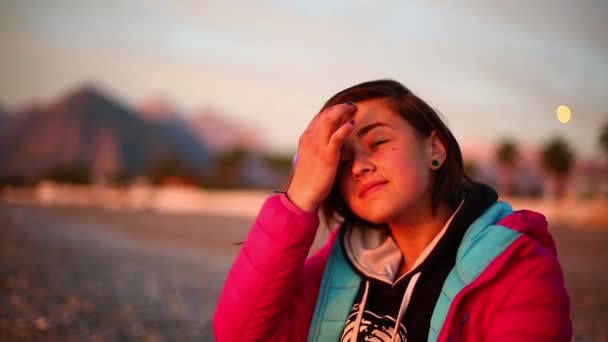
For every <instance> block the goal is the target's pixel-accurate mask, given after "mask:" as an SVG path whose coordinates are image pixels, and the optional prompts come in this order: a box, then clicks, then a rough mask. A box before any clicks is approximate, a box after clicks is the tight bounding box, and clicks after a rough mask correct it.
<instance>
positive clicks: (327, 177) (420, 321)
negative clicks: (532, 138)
mask: <svg viewBox="0 0 608 342" xmlns="http://www.w3.org/2000/svg"><path fill="white" fill-rule="evenodd" d="M297 156H298V157H297V161H296V163H295V167H294V171H293V176H292V179H291V182H290V184H289V186H288V189H287V191H286V192H285V193H282V194H277V195H274V196H271V197H270V198H268V199H267V201H266V202H265V203H264V205H263V206H262V208H261V210H260V212H259V214H258V216H257V218H256V220H255V223H254V224H253V227H252V228H251V231H250V233H249V236H248V237H247V240H246V241H245V243H244V245H243V246H242V248H241V251H240V253H239V255H238V257H237V259H236V261H235V263H234V265H233V266H232V269H231V270H230V272H229V274H228V277H227V279H226V283H225V285H224V289H223V291H222V293H221V296H220V299H219V302H218V306H217V310H216V312H215V315H214V318H213V328H214V334H215V337H216V339H217V341H219V342H226V341H305V340H308V341H400V342H403V341H436V340H438V341H481V340H485V341H569V340H570V339H571V336H572V327H571V321H570V316H569V310H570V308H569V299H568V294H567V292H566V289H565V287H564V280H563V275H562V271H561V268H560V265H559V263H558V260H557V256H556V248H555V244H554V242H553V238H552V237H551V235H550V234H549V232H548V231H547V222H546V220H545V218H544V216H542V215H541V214H538V213H534V212H531V211H526V210H523V211H515V212H514V211H513V210H512V209H511V207H510V206H509V205H508V204H507V203H504V202H499V201H497V197H498V196H497V194H496V192H495V191H494V190H493V189H491V188H490V187H488V186H486V185H483V184H479V183H475V182H473V181H471V180H470V179H469V178H468V177H467V176H466V175H465V173H464V170H463V162H462V156H461V152H460V148H459V146H458V143H457V141H456V140H455V138H454V136H453V135H452V133H451V132H450V130H449V129H448V128H447V127H446V125H445V124H444V123H443V122H442V120H441V119H440V117H439V115H438V114H437V113H436V112H435V111H434V110H433V109H432V108H431V107H430V106H429V105H427V104H426V103H425V102H424V101H423V100H421V99H420V98H418V97H417V96H416V95H414V94H413V93H412V92H411V91H410V90H408V89H407V88H405V87H404V86H403V85H401V84H399V83H397V82H395V81H390V80H379V81H372V82H366V83H362V84H359V85H356V86H354V87H351V88H348V89H346V90H343V91H342V92H340V93H338V94H336V95H335V96H333V97H332V98H331V99H330V100H329V101H327V103H326V104H325V106H324V107H323V109H322V111H321V112H320V113H319V114H317V115H316V116H315V117H314V118H313V120H312V121H311V123H310V124H309V126H308V128H307V129H306V130H305V131H304V133H303V134H302V135H301V136H300V140H299V147H298V154H297ZM318 209H321V210H322V212H323V213H324V214H325V217H326V218H329V219H330V220H334V221H335V222H337V223H339V226H338V228H336V229H333V230H332V233H331V234H330V237H329V238H328V241H327V242H326V244H325V245H324V246H323V247H322V248H321V249H320V250H319V251H317V252H316V253H315V254H314V255H312V256H310V257H308V258H307V255H308V254H309V250H310V247H311V245H312V243H313V240H314V238H315V234H316V230H317V227H318V225H319V217H318V215H317V211H318Z"/></svg>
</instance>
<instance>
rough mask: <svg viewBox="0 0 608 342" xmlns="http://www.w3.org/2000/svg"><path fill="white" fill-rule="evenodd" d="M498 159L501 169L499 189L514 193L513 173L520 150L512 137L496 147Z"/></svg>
mask: <svg viewBox="0 0 608 342" xmlns="http://www.w3.org/2000/svg"><path fill="white" fill-rule="evenodd" d="M495 153H496V160H497V161H498V165H499V166H500V169H501V178H500V180H499V189H500V191H501V192H503V193H506V194H513V192H514V190H515V189H514V186H513V173H514V171H515V166H516V165H517V158H518V157H519V152H518V149H517V144H516V143H515V142H514V141H513V140H510V139H505V140H503V141H502V142H500V143H499V144H498V146H497V148H496V152H495Z"/></svg>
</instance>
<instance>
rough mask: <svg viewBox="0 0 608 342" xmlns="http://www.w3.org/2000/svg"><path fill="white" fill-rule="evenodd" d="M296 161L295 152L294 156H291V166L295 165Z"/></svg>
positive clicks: (296, 155)
mask: <svg viewBox="0 0 608 342" xmlns="http://www.w3.org/2000/svg"><path fill="white" fill-rule="evenodd" d="M297 161H298V152H296V154H294V155H293V158H292V159H291V165H294V166H295V165H296V162H297Z"/></svg>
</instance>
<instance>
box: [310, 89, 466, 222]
mask: <svg viewBox="0 0 608 342" xmlns="http://www.w3.org/2000/svg"><path fill="white" fill-rule="evenodd" d="M379 98H386V99H388V100H390V103H391V105H392V106H394V109H395V112H397V113H398V114H399V115H400V116H401V117H402V118H403V119H405V120H406V121H407V122H408V123H409V124H410V125H412V127H414V129H415V131H416V132H417V134H419V136H421V137H428V136H429V135H430V134H431V133H432V132H433V131H436V134H437V135H438V137H439V139H441V141H442V142H443V144H444V145H445V147H446V150H447V156H446V160H445V162H444V163H443V164H442V165H441V167H440V168H439V169H438V170H437V171H436V172H435V178H434V181H433V190H432V194H431V196H432V197H431V201H432V210H433V212H435V210H436V209H437V206H438V205H439V204H440V203H443V204H445V205H447V206H448V207H450V208H452V209H455V208H456V207H457V206H458V204H459V203H460V201H461V200H462V198H463V194H464V192H465V191H466V189H467V188H468V187H469V186H470V184H471V179H470V178H469V177H468V176H467V175H466V174H465V172H464V166H463V161H462V153H461V152H460V147H459V146H458V142H457V141H456V139H455V138H454V135H452V132H450V130H449V129H448V127H447V126H446V125H445V123H444V122H443V120H441V117H440V116H439V114H438V113H437V112H436V111H435V110H434V109H433V108H431V106H429V105H428V104H427V103H426V102H424V101H423V100H422V99H420V98H419V97H418V96H416V95H414V94H413V93H412V92H411V91H410V90H409V89H408V88H406V87H405V86H403V85H402V84H401V83H399V82H396V81H393V80H377V81H370V82H364V83H361V84H358V85H355V86H353V87H350V88H348V89H345V90H342V91H341V92H339V93H337V94H336V95H334V96H332V97H331V98H330V99H329V100H328V101H327V102H325V104H324V105H323V108H322V110H323V109H325V108H327V107H331V106H333V105H336V104H339V103H344V102H347V101H353V102H355V103H356V102H360V101H365V100H371V99H379ZM336 183H337V182H334V186H333V188H332V190H331V191H330V193H329V195H328V196H327V198H326V199H325V200H324V201H323V203H322V204H321V210H322V213H323V216H324V217H325V220H326V222H327V223H328V226H330V227H331V224H332V223H333V221H336V220H338V217H337V216H338V215H339V216H341V217H343V218H344V219H345V220H347V221H351V222H352V221H362V219H361V218H359V217H357V216H356V215H355V214H354V213H352V212H351V210H350V209H349V208H348V205H347V204H346V202H345V201H344V199H343V198H342V195H341V194H340V190H339V188H338V185H337V184H336ZM364 222H365V221H364ZM368 224H369V223H368Z"/></svg>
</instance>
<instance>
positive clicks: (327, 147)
mask: <svg viewBox="0 0 608 342" xmlns="http://www.w3.org/2000/svg"><path fill="white" fill-rule="evenodd" d="M356 111H357V107H356V105H355V104H354V103H352V102H350V101H349V102H347V103H343V104H338V105H335V106H331V107H328V108H326V109H324V110H323V111H321V112H320V113H319V114H317V115H316V116H315V117H314V118H313V119H312V121H311V122H310V124H309V125H308V127H307V128H306V130H305V131H304V133H302V135H301V136H300V140H299V146H298V154H297V160H296V163H295V169H294V173H293V177H292V178H291V182H290V184H289V187H288V189H287V197H289V199H290V200H291V201H292V202H293V203H294V204H295V205H297V206H298V207H299V208H300V209H302V210H304V211H308V212H311V211H315V210H317V208H318V207H319V205H320V204H321V202H322V201H323V200H324V199H325V198H326V197H327V196H328V195H329V192H330V191H331V187H332V185H333V182H334V180H335V178H336V172H337V169H338V164H339V162H340V147H341V146H342V143H343V142H344V139H345V138H346V137H347V136H348V135H349V134H350V133H351V132H352V131H353V129H354V127H355V122H354V121H353V120H352V118H353V116H354V114H355V112H356Z"/></svg>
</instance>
